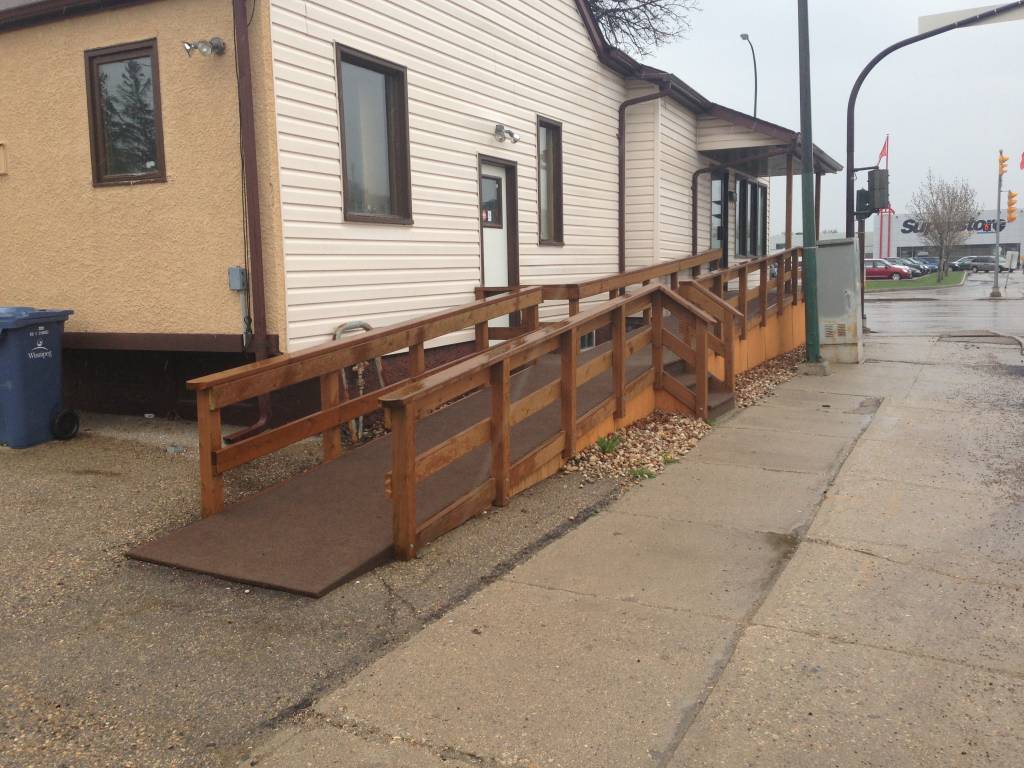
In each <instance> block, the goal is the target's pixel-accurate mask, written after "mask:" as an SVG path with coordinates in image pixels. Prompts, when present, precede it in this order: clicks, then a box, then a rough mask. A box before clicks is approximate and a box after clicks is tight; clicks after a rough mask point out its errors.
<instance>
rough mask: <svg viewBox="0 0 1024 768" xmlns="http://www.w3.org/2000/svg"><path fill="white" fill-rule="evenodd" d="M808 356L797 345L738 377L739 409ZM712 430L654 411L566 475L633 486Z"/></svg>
mask: <svg viewBox="0 0 1024 768" xmlns="http://www.w3.org/2000/svg"><path fill="white" fill-rule="evenodd" d="M804 355H805V352H804V348H803V347H799V348H797V349H795V350H793V351H792V352H787V353H786V354H784V355H780V356H779V357H776V358H774V359H772V360H768V361H767V362H765V363H762V364H761V365H759V366H757V367H756V368H752V369H750V370H749V371H746V372H744V373H741V374H739V375H738V376H737V377H736V406H737V407H738V408H747V407H749V406H751V405H754V404H755V403H757V402H759V401H761V400H764V399H765V398H767V397H770V396H771V395H772V394H773V393H774V392H775V388H776V387H778V386H779V385H780V384H783V383H785V382H787V381H789V380H790V379H792V378H793V377H794V376H796V374H797V372H798V371H799V366H800V363H801V362H803V359H804ZM710 431H711V425H709V424H708V423H707V422H705V421H703V420H701V419H695V418H693V417H691V416H683V415H681V414H675V413H665V412H664V411H655V412H654V413H652V414H651V415H650V416H647V417H646V418H643V419H641V420H640V421H637V422H636V423H634V424H631V425H630V426H628V427H626V428H625V429H621V430H619V431H618V432H616V433H614V434H612V435H608V436H606V437H604V438H601V439H600V440H598V442H597V443H596V444H595V445H592V446H590V447H589V448H587V449H585V450H584V451H581V452H580V453H578V454H577V455H576V456H574V457H573V458H572V460H571V461H569V462H568V463H567V464H566V465H565V467H563V469H562V471H563V472H564V473H566V474H576V475H578V476H579V478H580V481H581V482H582V483H584V484H585V483H595V482H597V481H599V480H608V479H614V480H617V481H618V482H619V483H620V484H621V485H625V486H628V485H633V484H636V483H640V482H642V481H644V480H647V479H650V478H652V477H654V476H655V475H656V474H658V473H659V472H661V471H662V470H664V469H665V466H666V465H668V464H674V463H675V462H677V461H679V459H680V458H682V457H683V456H685V455H686V454H687V453H689V452H690V450H692V449H693V447H694V446H696V445H697V443H698V442H699V441H700V439H701V438H702V437H704V436H705V435H707V434H708V433H709V432H710Z"/></svg>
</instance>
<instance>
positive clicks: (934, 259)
mask: <svg viewBox="0 0 1024 768" xmlns="http://www.w3.org/2000/svg"><path fill="white" fill-rule="evenodd" d="M914 258H915V259H916V260H917V261H919V262H920V263H922V264H924V265H925V266H927V267H928V269H929V270H930V271H932V272H938V271H939V257H938V256H926V255H922V256H915V257H914Z"/></svg>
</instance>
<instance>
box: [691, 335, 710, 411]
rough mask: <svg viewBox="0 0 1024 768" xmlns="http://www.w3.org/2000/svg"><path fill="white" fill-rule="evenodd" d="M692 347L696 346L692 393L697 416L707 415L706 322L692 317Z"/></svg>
mask: <svg viewBox="0 0 1024 768" xmlns="http://www.w3.org/2000/svg"><path fill="white" fill-rule="evenodd" d="M693 324H694V347H696V355H695V357H696V360H695V362H696V366H695V368H696V370H695V371H694V374H695V375H696V377H697V379H696V381H695V382H694V385H693V386H694V394H695V396H696V401H697V403H696V405H697V418H700V419H706V418H707V417H708V334H709V333H710V330H709V329H708V324H707V323H706V322H705V321H704V320H702V319H700V318H694V321H693Z"/></svg>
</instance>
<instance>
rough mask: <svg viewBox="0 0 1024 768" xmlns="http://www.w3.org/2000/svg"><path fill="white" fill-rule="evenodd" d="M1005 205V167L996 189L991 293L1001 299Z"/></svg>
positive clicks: (1001, 153) (1000, 169)
mask: <svg viewBox="0 0 1024 768" xmlns="http://www.w3.org/2000/svg"><path fill="white" fill-rule="evenodd" d="M1003 157H1004V155H1003V150H1002V149H1000V150H999V162H1000V163H1001V162H1002V161H1003ZM1002 205H1003V169H1002V167H1001V166H1000V168H999V186H998V187H997V191H996V252H995V262H994V263H993V264H992V292H991V293H990V294H989V298H992V299H1001V298H1002V297H1003V294H1002V293H1000V292H999V257H1000V256H1001V255H1002V250H1003V249H1002V246H1001V245H1000V244H999V232H1000V230H1002V228H1003V222H1002V221H1001V220H1000V218H1001V216H1000V211H1001V209H1002Z"/></svg>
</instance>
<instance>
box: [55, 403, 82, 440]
mask: <svg viewBox="0 0 1024 768" xmlns="http://www.w3.org/2000/svg"><path fill="white" fill-rule="evenodd" d="M50 431H51V432H53V436H54V437H55V438H57V439H58V440H70V439H71V438H72V437H74V436H75V435H77V434H78V411H72V410H70V409H64V410H63V411H61V412H60V413H58V414H57V415H56V416H54V417H53V422H52V423H51V424H50Z"/></svg>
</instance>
